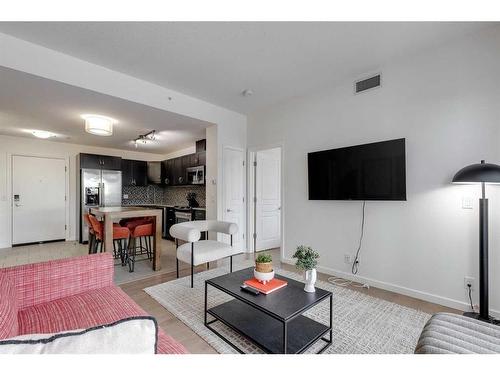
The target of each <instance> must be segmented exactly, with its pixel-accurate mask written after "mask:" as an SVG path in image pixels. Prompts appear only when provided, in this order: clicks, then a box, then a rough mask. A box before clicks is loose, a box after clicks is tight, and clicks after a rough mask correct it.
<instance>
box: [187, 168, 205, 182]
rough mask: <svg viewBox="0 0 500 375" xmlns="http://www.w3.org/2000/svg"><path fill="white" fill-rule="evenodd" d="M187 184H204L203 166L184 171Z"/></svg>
mask: <svg viewBox="0 0 500 375" xmlns="http://www.w3.org/2000/svg"><path fill="white" fill-rule="evenodd" d="M186 172H187V183H188V184H190V185H203V184H204V183H205V166H204V165H200V166H199V167H191V168H187V169H186Z"/></svg>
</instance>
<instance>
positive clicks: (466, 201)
mask: <svg viewBox="0 0 500 375" xmlns="http://www.w3.org/2000/svg"><path fill="white" fill-rule="evenodd" d="M462 208H463V209H464V210H472V198H471V197H462Z"/></svg>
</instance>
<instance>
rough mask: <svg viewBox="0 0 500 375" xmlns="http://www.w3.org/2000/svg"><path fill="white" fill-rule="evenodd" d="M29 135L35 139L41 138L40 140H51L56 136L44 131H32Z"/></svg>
mask: <svg viewBox="0 0 500 375" xmlns="http://www.w3.org/2000/svg"><path fill="white" fill-rule="evenodd" d="M31 134H33V135H34V136H35V137H37V138H42V139H47V138H52V137H55V136H56V135H55V134H54V133H51V132H48V131H45V130H32V131H31Z"/></svg>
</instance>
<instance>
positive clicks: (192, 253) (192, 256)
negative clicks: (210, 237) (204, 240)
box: [191, 242, 194, 288]
mask: <svg viewBox="0 0 500 375" xmlns="http://www.w3.org/2000/svg"><path fill="white" fill-rule="evenodd" d="M193 263H194V242H191V288H192V287H193V273H194V264H193Z"/></svg>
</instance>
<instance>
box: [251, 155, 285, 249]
mask: <svg viewBox="0 0 500 375" xmlns="http://www.w3.org/2000/svg"><path fill="white" fill-rule="evenodd" d="M255 159H256V162H257V165H256V170H255V171H256V172H255V191H256V194H255V198H256V201H255V229H256V231H255V234H256V237H255V250H256V251H260V250H266V249H272V248H275V247H280V245H281V149H280V148H273V149H269V150H263V151H258V152H256V158H255Z"/></svg>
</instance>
